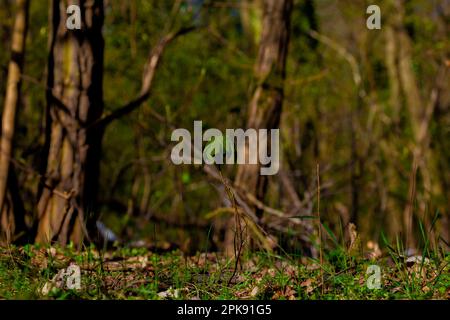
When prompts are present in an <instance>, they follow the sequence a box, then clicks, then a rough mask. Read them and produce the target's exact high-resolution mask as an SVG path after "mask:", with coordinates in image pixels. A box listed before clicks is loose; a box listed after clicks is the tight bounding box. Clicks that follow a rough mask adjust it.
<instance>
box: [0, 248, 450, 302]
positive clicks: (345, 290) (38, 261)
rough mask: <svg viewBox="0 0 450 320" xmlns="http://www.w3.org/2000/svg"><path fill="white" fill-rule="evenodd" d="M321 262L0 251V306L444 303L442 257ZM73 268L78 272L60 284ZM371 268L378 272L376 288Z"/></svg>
mask: <svg viewBox="0 0 450 320" xmlns="http://www.w3.org/2000/svg"><path fill="white" fill-rule="evenodd" d="M439 256H440V257H439ZM324 259H325V260H324V261H325V262H324V263H323V264H322V265H320V263H319V262H318V261H317V260H313V259H310V258H304V257H302V258H300V257H297V258H296V257H293V256H290V257H286V256H285V257H281V256H277V255H274V254H268V253H265V252H259V253H252V254H244V255H243V256H242V257H241V259H240V261H239V262H240V263H239V265H240V267H239V268H238V269H237V272H234V271H235V269H236V268H235V265H236V264H235V262H234V259H231V260H230V259H227V258H225V257H223V256H220V255H218V254H214V253H202V254H200V253H199V254H197V255H196V256H191V257H187V256H185V255H183V253H181V252H179V251H174V252H171V253H162V254H156V253H151V252H149V251H148V250H146V249H116V250H114V251H104V252H99V251H97V250H96V249H94V247H91V248H86V249H85V250H84V251H83V252H77V251H75V250H73V249H71V248H70V247H69V248H64V249H61V248H56V247H51V248H43V247H38V246H24V247H9V248H3V249H0V299H194V300H198V299H202V300H203V299H253V300H255V299H256V300H258V299H450V267H449V265H450V255H448V254H447V255H446V256H443V255H442V253H441V254H439V255H438V254H428V258H426V259H416V260H417V261H416V262H411V261H410V262H408V263H406V262H405V261H404V260H402V259H401V258H396V257H395V256H393V255H389V256H385V257H382V258H379V259H377V260H368V259H363V258H358V257H351V256H349V255H348V254H346V253H344V252H340V251H333V252H328V253H326V254H325V257H324ZM71 265H74V266H77V267H76V268H78V269H74V268H72V269H71V270H72V272H74V273H72V275H69V277H64V276H63V273H64V270H66V268H68V267H69V266H71ZM371 265H377V266H379V267H380V269H379V270H380V271H381V273H380V286H379V288H373V287H374V284H375V287H376V286H377V285H376V281H375V282H374V281H373V280H374V279H375V278H373V276H375V277H376V269H370V268H369V266H371ZM372 268H373V267H372ZM368 269H369V270H370V272H368ZM67 270H68V269H67ZM73 270H79V271H80V287H79V289H77V288H76V286H75V289H74V287H73V284H74V283H75V284H76V281H75V280H73V279H74V278H73V276H76V274H77V272H76V271H73ZM374 270H375V271H374ZM372 271H373V272H374V273H371V272H372ZM233 274H234V275H233ZM70 277H72V289H68V288H67V287H68V285H67V283H68V282H67V281H68V280H69V278H70ZM371 277H372V278H371ZM74 281H75V282H74ZM370 287H372V289H370Z"/></svg>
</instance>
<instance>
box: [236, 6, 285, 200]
mask: <svg viewBox="0 0 450 320" xmlns="http://www.w3.org/2000/svg"><path fill="white" fill-rule="evenodd" d="M291 12H292V0H266V1H265V3H264V16H263V29H262V34H261V42H260V47H259V54H258V60H257V63H256V66H255V78H256V81H257V87H256V89H255V91H254V93H253V97H252V99H251V101H250V105H249V115H248V123H247V127H248V128H253V129H256V130H259V129H277V128H278V127H279V124H280V116H281V109H282V104H283V97H284V89H283V81H284V79H285V74H286V57H287V51H288V44H289V29H290V17H291ZM248 148H249V147H248V144H247V145H246V149H247V150H248ZM260 167H261V166H260V164H256V165H253V164H248V165H241V166H239V168H238V172H237V176H236V181H235V184H236V186H237V187H238V188H240V189H241V190H245V191H246V192H248V193H250V194H252V195H254V196H256V198H257V199H258V200H263V198H264V195H265V192H266V187H267V177H266V176H262V175H260Z"/></svg>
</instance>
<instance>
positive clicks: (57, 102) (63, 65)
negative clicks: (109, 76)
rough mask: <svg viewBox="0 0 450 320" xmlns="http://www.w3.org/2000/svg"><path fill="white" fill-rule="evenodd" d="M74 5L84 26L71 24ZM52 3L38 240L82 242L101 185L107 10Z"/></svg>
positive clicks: (61, 0) (98, 3)
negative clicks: (69, 12)
mask: <svg viewBox="0 0 450 320" xmlns="http://www.w3.org/2000/svg"><path fill="white" fill-rule="evenodd" d="M69 2H70V3H69ZM69 4H76V5H79V6H80V9H81V15H82V19H81V20H82V28H81V30H68V29H67V28H66V20H67V14H66V10H67V7H68V6H69ZM52 6H53V7H52V39H51V45H50V54H49V68H48V80H47V82H48V88H49V91H48V92H47V104H48V105H47V108H48V123H47V126H48V128H47V130H48V134H47V144H48V157H47V162H46V165H45V167H46V169H45V181H43V185H42V190H41V192H40V198H39V203H38V218H39V221H38V233H37V237H36V242H39V243H49V242H52V241H57V242H59V243H60V244H61V245H65V244H67V243H68V242H69V241H72V242H74V243H75V244H76V245H80V244H81V242H82V241H83V239H84V238H85V237H86V236H88V234H87V231H86V230H87V229H89V226H90V222H93V221H94V219H92V218H93V216H94V215H93V212H92V211H90V210H91V209H93V206H94V204H95V198H96V194H97V189H98V175H99V165H100V163H99V162H100V157H99V156H100V154H99V153H100V147H101V137H102V132H100V131H101V130H88V128H89V126H90V125H91V124H92V123H95V122H96V121H98V120H99V119H100V117H101V115H102V112H103V89H102V87H103V79H102V78H103V50H104V41H103V36H102V27H103V20H104V8H103V1H102V0H94V1H85V0H78V1H65V0H53V1H52ZM86 224H88V228H86Z"/></svg>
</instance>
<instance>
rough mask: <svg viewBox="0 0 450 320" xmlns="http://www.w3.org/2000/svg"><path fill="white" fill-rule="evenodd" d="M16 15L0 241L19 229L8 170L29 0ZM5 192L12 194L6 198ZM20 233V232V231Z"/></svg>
mask: <svg viewBox="0 0 450 320" xmlns="http://www.w3.org/2000/svg"><path fill="white" fill-rule="evenodd" d="M16 6H17V13H16V16H15V22H14V27H13V29H12V44H11V60H10V62H9V67H8V80H7V85H6V96H5V103H4V108H3V114H2V132H1V140H0V217H1V220H0V222H1V223H0V231H1V234H0V239H1V238H4V240H6V242H10V241H11V240H13V239H12V238H13V237H14V234H15V232H16V231H19V230H16V228H17V229H23V227H24V220H23V218H24V217H23V210H21V209H20V207H21V201H20V199H18V193H17V187H16V182H15V180H16V179H15V176H14V173H13V172H11V171H12V169H13V168H12V167H11V158H12V156H13V140H14V133H15V124H16V116H17V112H18V107H19V102H20V91H21V90H20V89H21V77H22V73H23V66H24V59H25V43H26V37H27V29H28V12H29V6H30V2H29V0H17V1H16ZM9 186H12V187H13V189H11V188H10V190H9V192H10V193H11V192H13V194H10V195H9V196H8V188H9ZM20 231H23V230H20Z"/></svg>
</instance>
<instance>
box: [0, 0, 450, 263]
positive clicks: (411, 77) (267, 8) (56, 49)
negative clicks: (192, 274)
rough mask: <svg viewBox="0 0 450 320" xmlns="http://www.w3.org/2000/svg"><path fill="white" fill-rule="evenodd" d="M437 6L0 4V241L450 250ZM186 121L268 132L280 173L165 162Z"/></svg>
mask: <svg viewBox="0 0 450 320" xmlns="http://www.w3.org/2000/svg"><path fill="white" fill-rule="evenodd" d="M80 3H81V9H82V15H83V22H82V29H81V30H75V31H70V30H67V29H66V28H65V23H66V18H67V14H66V9H67V7H68V6H69V5H70V4H80ZM371 4H377V5H379V6H380V8H381V16H382V20H381V23H382V24H381V29H380V30H369V29H368V28H367V27H366V19H367V18H368V17H369V15H368V14H366V9H367V7H368V6H369V5H371ZM449 19H450V1H448V0H410V1H403V0H379V1H366V0H280V1H277V0H241V1H232V0H220V1H219V0H217V1H214V0H210V1H208V0H183V1H178V0H175V1H161V0H126V1H125V0H114V1H113V0H105V1H101V0H91V1H87V0H86V1H82V0H79V1H75V0H74V1H65V0H51V1H36V0H34V1H33V0H31V1H28V0H17V1H13V0H0V39H1V50H0V66H1V70H0V101H1V106H2V132H1V150H2V152H1V155H0V210H1V211H0V214H1V225H0V239H1V243H2V244H7V243H11V242H16V243H30V242H35V241H36V242H39V243H50V242H58V243H59V244H62V245H66V244H68V243H69V242H70V241H73V242H74V243H75V244H77V245H79V244H81V243H82V242H83V241H84V242H88V241H94V242H100V243H102V242H103V241H105V240H106V241H109V242H114V241H118V242H119V243H122V244H124V245H131V246H147V247H155V248H156V247H158V246H160V247H162V248H165V247H168V246H175V247H179V248H181V249H182V250H183V251H185V252H196V251H198V250H200V251H202V250H212V251H222V250H227V249H229V248H231V247H233V245H234V246H235V245H236V239H237V240H240V241H245V237H244V238H242V237H241V238H240V239H239V237H238V238H236V235H235V233H234V231H235V230H237V231H242V228H244V229H246V230H247V232H248V234H249V235H250V237H251V238H253V242H254V245H255V246H261V247H264V248H268V249H270V248H272V249H276V248H279V247H281V248H283V250H286V251H290V252H299V253H304V254H309V255H317V250H316V249H315V248H316V247H317V246H316V245H315V244H317V243H318V241H317V239H318V237H319V236H320V237H321V238H322V239H323V241H326V242H327V243H332V242H333V241H337V242H344V241H349V239H350V238H352V237H354V236H355V234H358V235H359V236H360V237H361V239H362V243H363V244H364V246H365V245H366V243H370V244H371V246H372V247H373V246H374V245H377V244H378V243H381V242H382V240H383V239H382V238H383V237H384V238H386V239H388V241H391V242H394V241H395V240H396V239H398V240H399V241H401V242H403V243H404V245H405V247H407V248H417V247H419V246H420V242H421V241H423V239H424V238H423V237H421V236H420V235H421V233H422V234H423V233H425V234H426V235H427V239H429V241H430V242H431V245H432V246H433V247H434V248H437V247H441V248H444V250H446V251H448V245H449V229H450V226H449V217H450V212H449V210H450V92H449V90H448V89H449V84H450V81H449V72H448V70H449V67H450V42H449V39H450V33H449V32H450V29H449V27H450V24H449ZM24 37H25V38H24ZM11 52H12V54H11ZM8 84H9V85H8ZM195 120H201V121H203V126H204V130H205V129H206V128H218V129H220V130H222V131H225V129H227V128H248V127H255V128H278V127H279V128H280V129H281V149H280V151H281V154H282V158H281V160H282V162H281V169H280V172H279V173H278V174H277V175H275V176H272V177H269V178H268V179H260V178H257V177H256V176H255V174H253V173H254V172H255V171H254V168H252V167H251V166H250V167H248V166H242V167H239V168H238V167H237V166H231V165H224V166H221V167H220V168H212V167H202V166H194V165H192V166H188V165H182V166H175V165H174V164H173V163H172V162H171V161H170V153H171V149H172V147H173V146H174V143H172V142H171V141H170V137H171V133H172V131H173V129H175V128H186V129H188V130H193V122H194V121H195ZM219 170H220V172H221V174H222V176H220V175H219V174H218V172H219ZM318 214H320V221H321V223H322V225H323V229H322V231H320V229H319V231H318V230H317V228H316V227H315V225H316V223H315V222H316V220H317V219H315V218H314V217H317V215H318ZM239 216H242V217H244V218H243V220H239V219H236V217H238V218H239ZM239 221H241V222H239ZM242 221H244V223H242ZM356 230H357V231H356ZM244 231H245V230H244ZM332 235H334V236H332ZM99 236H101V237H99ZM325 245H327V244H326V243H325ZM234 249H236V248H234Z"/></svg>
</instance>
